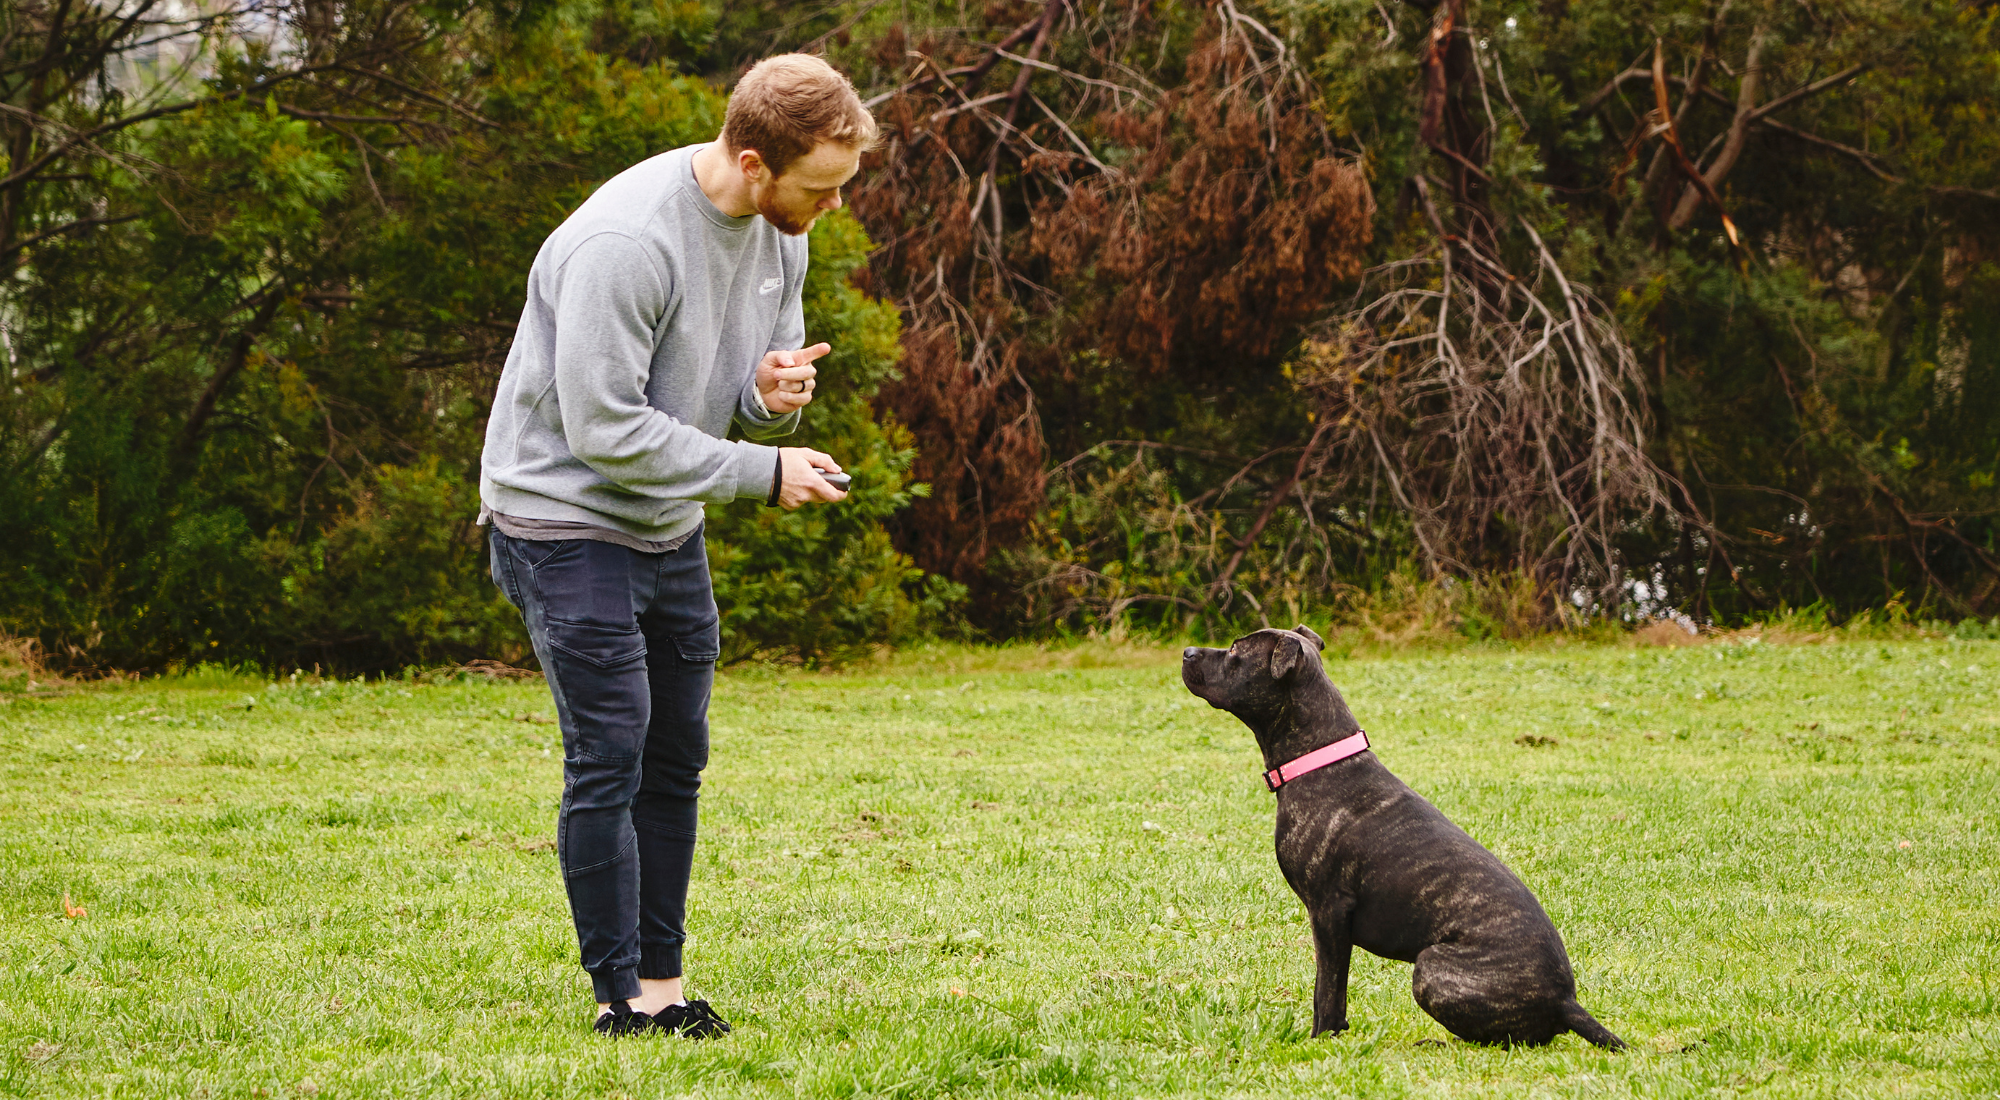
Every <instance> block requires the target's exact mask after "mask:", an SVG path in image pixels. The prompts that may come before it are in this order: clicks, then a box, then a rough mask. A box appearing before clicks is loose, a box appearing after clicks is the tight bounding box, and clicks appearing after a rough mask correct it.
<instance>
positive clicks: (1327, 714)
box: [1181, 626, 1625, 1050]
mask: <svg viewBox="0 0 2000 1100" xmlns="http://www.w3.org/2000/svg"><path fill="white" fill-rule="evenodd" d="M1325 646H1326V643H1324V642H1322V641H1320V638H1319V635H1317V634H1314V633H1313V632H1312V631H1311V630H1308V629H1306V628H1305V627H1304V626H1300V627H1298V628H1297V629H1295V630H1260V631H1258V632H1257V633H1255V634H1251V635H1249V636H1247V637H1243V638H1238V639H1237V640H1236V642H1235V643H1234V644H1232V645H1231V646H1230V647H1229V648H1228V649H1202V648H1196V647H1190V648H1189V649H1188V650H1187V651H1186V652H1185V653H1184V654H1183V655H1182V660H1181V679H1182V680H1183V681H1184V682H1185V683H1186V684H1187V688H1188V690H1189V691H1191V692H1193V693H1194V694H1195V695H1197V696H1199V697H1200V698H1202V699H1204V700H1207V702H1208V704H1209V705H1210V706H1212V707H1215V708H1217V709H1220V710H1226V711H1228V712H1230V713H1231V714H1234V715H1235V716H1236V717H1238V718H1240V719H1242V720H1243V724H1244V725H1247V726H1249V727H1250V729H1251V731H1252V732H1253V733H1255V734H1256V735H1257V747H1258V748H1260V749H1262V750H1264V767H1265V769H1266V770H1265V776H1264V780H1265V782H1266V783H1267V784H1269V785H1270V787H1271V789H1272V790H1273V791H1275V792H1276V793H1277V796H1278V830H1277V841H1278V867H1279V868H1280V869H1281V870H1282V871H1283V872H1284V875H1285V881H1287V882H1289V883H1291V886H1292V891H1293V892H1294V893H1296V894H1298V896H1299V900H1300V901H1303V902H1305V906H1306V912H1307V914H1308V915H1309V916H1310V917H1311V919H1312V930H1313V942H1314V944H1315V945H1316V946H1317V948H1318V956H1319V977H1318V981H1317V982H1316V983H1315V984H1314V987H1313V1034H1314V1035H1320V1034H1324V1033H1326V1032H1329V1031H1331V1032H1339V1031H1343V1030H1345V1029H1346V1028H1347V967H1348V961H1349V959H1350V957H1351V956H1352V954H1353V950H1354V946H1355V945H1356V944H1359V945H1360V946H1362V947H1363V948H1366V949H1367V950H1369V951H1373V952H1374V953H1375V954H1377V955H1381V956H1383V957H1384V958H1390V959H1400V960H1401V961H1403V962H1407V963H1415V964H1416V971H1415V973H1414V974H1413V975H1412V979H1411V987H1412V991H1413V992H1414V993H1415V994H1416V998H1417V1004H1418V1005H1419V1006H1421V1007H1422V1008H1423V1010H1424V1011H1425V1012H1428V1013H1430V1014H1431V1018H1432V1019H1434V1020H1436V1021H1437V1022H1438V1023H1440V1024H1443V1025H1444V1026H1445V1028H1446V1030H1448V1031H1450V1032H1451V1033H1452V1034H1453V1035H1456V1036H1458V1037H1459V1038H1461V1039H1466V1040H1469V1041H1471V1042H1475V1043H1526V1044H1534V1045H1539V1044H1542V1043H1546V1042H1548V1041H1549V1040H1551V1039H1553V1038H1555V1037H1556V1036H1558V1035H1560V1034H1562V1033H1563V1032H1565V1031H1574V1032H1576V1033H1577V1034H1578V1035H1580V1036H1582V1037H1583V1038H1585V1039H1587V1040H1589V1041H1590V1042H1592V1043H1595V1044H1597V1045H1598V1046H1601V1047H1610V1048H1612V1049H1614V1050H1622V1049H1624V1047H1625V1043H1624V1041H1623V1040H1621V1039H1619V1038H1618V1036H1616V1035H1613V1034H1612V1033H1611V1032H1610V1030H1608V1029H1607V1028H1606V1027H1605V1026H1604V1025H1603V1024H1600V1023H1598V1022H1597V1021H1596V1020H1595V1019H1593V1018H1592V1017H1591V1015H1590V1013H1589V1012H1586V1011H1585V1010H1584V1008H1583V1006H1582V1005H1580V1004H1578V1003H1577V1001H1576V977H1575V975H1573V974H1572V973H1571V972H1570V966H1569V956H1568V954H1567V953H1565V952H1564V951H1563V944H1562V937H1561V936H1558V935H1557V934H1556V928H1555V925H1554V924H1553V923H1551V922H1550V921H1549V917H1548V914H1547V913H1544V912H1543V911H1542V907H1541V904H1540V903H1539V902H1537V901H1536V900H1535V895H1534V894H1532V893H1530V892H1529V891H1528V888H1527V887H1526V886H1525V885H1523V884H1522V882H1521V880H1520V879H1518V878H1515V877H1514V874H1513V872H1511V871H1509V870H1508V869H1507V867H1506V865H1505V864H1502V863H1501V862H1500V861H1499V859H1497V858H1495V857H1494V855H1493V853H1491V852H1489V851H1487V850H1486V849H1485V848H1483V847H1481V846H1480V844H1479V842H1478V841H1476V840H1473V839H1472V838H1471V837H1469V836H1467V835H1466V834H1465V830H1463V829H1460V828H1459V827H1458V826H1456V825H1454V824H1452V823H1451V821H1450V820H1449V819H1447V818H1446V817H1445V816H1444V814H1442V813H1439V812H1438V809H1437V807H1435V806H1432V805H1431V804H1430V803H1429V802H1426V801H1424V799H1423V797H1422V796H1421V795H1419V794H1417V792H1415V791H1413V790H1411V789H1410V788H1409V787H1408V786H1406V785H1405V784H1404V783H1403V781H1402V780H1400V779H1397V778H1396V777H1395V776H1394V775H1391V774H1389V769H1387V768H1385V767H1383V766H1382V762H1381V761H1379V760H1377V759H1376V758H1375V754H1374V753H1372V752H1369V751H1368V737H1367V734H1365V733H1363V732H1362V731H1361V727H1360V726H1359V725H1358V724H1356V723H1355V721H1354V715H1353V714H1352V713H1351V712H1350V711H1349V710H1348V709H1347V701H1346V700H1344V699H1342V698H1341V696H1340V692H1339V690H1337V689H1336V688H1335V687H1334V686H1333V681H1332V680H1329V679H1328V678H1327V675H1326V669H1325V668H1324V667H1323V666H1322V665H1321V664H1320V658H1319V653H1320V650H1322V649H1324V648H1325Z"/></svg>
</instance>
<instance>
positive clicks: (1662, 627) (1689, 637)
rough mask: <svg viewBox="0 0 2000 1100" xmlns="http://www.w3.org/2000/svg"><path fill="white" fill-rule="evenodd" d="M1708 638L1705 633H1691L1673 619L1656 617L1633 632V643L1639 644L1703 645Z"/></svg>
mask: <svg viewBox="0 0 2000 1100" xmlns="http://www.w3.org/2000/svg"><path fill="white" fill-rule="evenodd" d="M1707 640H1708V639H1707V637H1705V636H1703V635H1700V634H1692V633H1689V632H1688V629H1687V628H1686V627H1684V626H1682V625H1680V624H1679V623H1677V622H1674V621H1673V620H1671V619H1654V620H1653V621H1652V622H1650V623H1647V624H1646V625H1645V626H1642V627H1640V628H1639V629H1637V630H1634V631H1633V632H1632V644H1633V645H1637V646H1684V645H1701V644H1702V643H1703V642H1706V641H1707Z"/></svg>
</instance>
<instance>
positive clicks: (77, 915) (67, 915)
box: [62, 890, 90, 920]
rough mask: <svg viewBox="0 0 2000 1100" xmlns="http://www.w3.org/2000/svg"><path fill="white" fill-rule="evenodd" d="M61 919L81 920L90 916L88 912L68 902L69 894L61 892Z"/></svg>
mask: <svg viewBox="0 0 2000 1100" xmlns="http://www.w3.org/2000/svg"><path fill="white" fill-rule="evenodd" d="M62 905H63V917H64V919H66V920H82V919H83V918H85V917H87V916H89V915H90V910H88V909H85V908H84V907H83V906H81V905H78V904H77V903H75V902H73V901H71V900H70V897H69V892H68V891H67V890H65V891H64V892H63V902H62Z"/></svg>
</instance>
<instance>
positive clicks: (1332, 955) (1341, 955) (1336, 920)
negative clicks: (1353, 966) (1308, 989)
mask: <svg viewBox="0 0 2000 1100" xmlns="http://www.w3.org/2000/svg"><path fill="white" fill-rule="evenodd" d="M1311 916H1312V928H1313V948H1314V952H1313V953H1314V955H1315V956H1317V958H1318V960H1319V971H1318V975H1317V976H1316V977H1315V978H1314V980H1313V1034H1314V1035H1315V1036H1318V1035H1325V1034H1327V1033H1328V1032H1332V1033H1334V1034H1339V1033H1340V1032H1343V1031H1346V1030H1347V969H1348V964H1349V963H1351V962H1352V961H1353V959H1354V929H1353V916H1354V910H1353V908H1352V907H1350V906H1346V905H1342V906H1339V907H1338V908H1330V909H1327V910H1325V911H1323V912H1314V913H1312V914H1311Z"/></svg>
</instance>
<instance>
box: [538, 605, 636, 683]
mask: <svg viewBox="0 0 2000 1100" xmlns="http://www.w3.org/2000/svg"><path fill="white" fill-rule="evenodd" d="M548 630H549V645H550V646H551V647H553V648H555V649H556V650H558V651H560V652H562V653H563V654H564V655H566V656H570V657H574V658H576V659H577V660H579V661H582V662H584V663H586V664H589V665H591V666H593V667H595V668H598V669H600V670H602V671H605V672H610V671H613V670H615V669H620V668H624V667H625V666H627V665H631V664H637V663H639V662H641V661H644V660H645V659H646V638H645V636H644V635H642V634H640V633H639V628H638V627H637V626H633V627H629V628H628V627H616V626H605V625H604V624H602V623H578V622H571V621H569V620H568V619H558V618H555V617H554V616H550V617H549V618H548Z"/></svg>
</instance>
